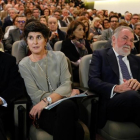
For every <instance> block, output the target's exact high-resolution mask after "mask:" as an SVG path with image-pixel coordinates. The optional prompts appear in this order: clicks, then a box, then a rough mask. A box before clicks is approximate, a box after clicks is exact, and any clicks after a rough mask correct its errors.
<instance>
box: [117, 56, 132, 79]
mask: <svg viewBox="0 0 140 140" xmlns="http://www.w3.org/2000/svg"><path fill="white" fill-rule="evenodd" d="M123 57H124V56H121V55H119V56H118V58H119V63H120V67H121V72H122V75H123V79H126V80H129V79H131V77H130V74H129V71H128V68H127V66H126V64H125V63H124V61H123V60H122V58H123Z"/></svg>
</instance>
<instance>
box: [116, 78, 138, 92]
mask: <svg viewBox="0 0 140 140" xmlns="http://www.w3.org/2000/svg"><path fill="white" fill-rule="evenodd" d="M123 81H124V83H123V84H121V85H117V86H116V87H115V88H114V92H116V93H123V92H125V91H129V90H135V91H137V90H139V89H140V83H139V82H138V81H137V80H136V79H129V80H125V79H124V80H123Z"/></svg>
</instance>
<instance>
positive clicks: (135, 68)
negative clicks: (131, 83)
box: [127, 55, 139, 79]
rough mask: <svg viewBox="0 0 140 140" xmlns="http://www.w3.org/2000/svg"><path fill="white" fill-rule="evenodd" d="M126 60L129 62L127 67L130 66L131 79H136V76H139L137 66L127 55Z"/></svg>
mask: <svg viewBox="0 0 140 140" xmlns="http://www.w3.org/2000/svg"><path fill="white" fill-rule="evenodd" d="M127 58H128V60H129V65H130V69H131V72H132V75H133V78H134V79H137V77H138V74H139V66H138V65H139V64H138V63H137V61H136V60H135V59H134V58H133V57H132V56H131V55H128V57H127Z"/></svg>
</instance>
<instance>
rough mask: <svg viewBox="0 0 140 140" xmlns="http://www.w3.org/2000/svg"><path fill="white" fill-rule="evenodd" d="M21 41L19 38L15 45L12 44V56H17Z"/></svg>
mask: <svg viewBox="0 0 140 140" xmlns="http://www.w3.org/2000/svg"><path fill="white" fill-rule="evenodd" d="M19 42H20V40H19V41H15V42H14V43H13V45H12V52H11V54H12V56H14V57H16V58H17V52H18V45H19Z"/></svg>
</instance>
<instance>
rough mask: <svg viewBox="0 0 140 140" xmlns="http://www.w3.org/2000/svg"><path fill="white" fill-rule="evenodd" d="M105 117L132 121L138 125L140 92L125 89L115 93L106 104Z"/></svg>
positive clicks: (139, 120)
mask: <svg viewBox="0 0 140 140" xmlns="http://www.w3.org/2000/svg"><path fill="white" fill-rule="evenodd" d="M107 119H108V120H112V121H120V122H126V121H130V122H134V123H136V124H137V125H138V126H139V127H140V93H139V92H137V91H132V90H131V91H127V92H124V93H120V94H116V95H115V96H114V97H113V98H112V99H110V101H109V104H108V106H107Z"/></svg>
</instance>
